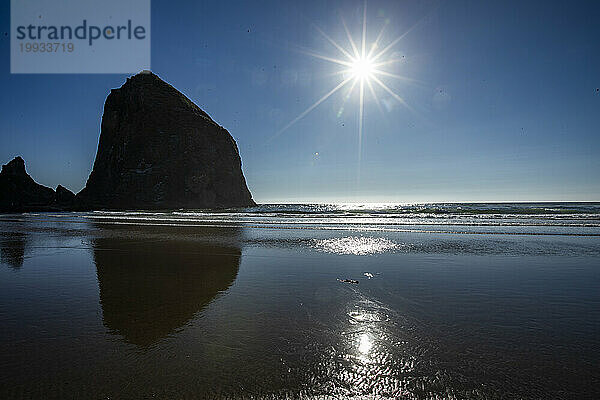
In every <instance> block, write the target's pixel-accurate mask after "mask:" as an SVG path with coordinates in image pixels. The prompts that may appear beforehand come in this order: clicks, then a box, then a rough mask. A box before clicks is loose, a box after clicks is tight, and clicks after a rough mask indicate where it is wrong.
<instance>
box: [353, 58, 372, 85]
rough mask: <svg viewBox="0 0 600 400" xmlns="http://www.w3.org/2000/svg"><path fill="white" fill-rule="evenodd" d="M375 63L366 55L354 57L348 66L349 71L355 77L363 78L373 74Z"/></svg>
mask: <svg viewBox="0 0 600 400" xmlns="http://www.w3.org/2000/svg"><path fill="white" fill-rule="evenodd" d="M375 71H376V70H375V65H374V63H373V61H372V60H371V59H370V58H368V57H364V58H363V57H361V58H357V59H354V60H353V61H352V63H351V66H350V73H351V74H352V76H353V77H354V78H356V79H360V80H365V79H369V78H371V77H372V76H373V75H374V74H375Z"/></svg>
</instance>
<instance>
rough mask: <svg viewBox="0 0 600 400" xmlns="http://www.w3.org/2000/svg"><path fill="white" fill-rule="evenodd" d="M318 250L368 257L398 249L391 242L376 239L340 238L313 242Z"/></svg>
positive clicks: (360, 237) (361, 237)
mask: <svg viewBox="0 0 600 400" xmlns="http://www.w3.org/2000/svg"><path fill="white" fill-rule="evenodd" d="M314 247H315V248H316V249H318V250H321V251H324V252H327V253H334V254H351V255H359V256H360V255H369V254H378V253H384V252H386V251H390V250H393V249H395V248H396V247H398V245H397V244H396V243H394V242H392V241H391V240H388V239H385V238H377V237H363V236H348V237H342V238H333V239H323V240H315V242H314Z"/></svg>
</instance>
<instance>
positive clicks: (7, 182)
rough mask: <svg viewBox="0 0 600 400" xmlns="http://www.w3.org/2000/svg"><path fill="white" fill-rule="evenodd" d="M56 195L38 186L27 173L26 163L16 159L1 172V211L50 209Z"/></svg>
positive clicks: (48, 189)
mask: <svg viewBox="0 0 600 400" xmlns="http://www.w3.org/2000/svg"><path fill="white" fill-rule="evenodd" d="M55 196H56V193H55V192H54V190H52V189H50V188H49V187H46V186H42V185H40V184H37V183H36V182H35V181H34V180H33V178H31V176H29V174H28V173H27V172H26V171H25V161H23V159H22V158H21V157H15V158H14V159H13V160H12V161H10V162H9V163H8V164H6V165H3V166H2V171H0V211H28V210H36V209H41V208H46V207H50V206H51V205H52V204H53V203H54V200H55Z"/></svg>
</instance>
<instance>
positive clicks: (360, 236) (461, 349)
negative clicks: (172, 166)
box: [0, 202, 600, 399]
mask: <svg viewBox="0 0 600 400" xmlns="http://www.w3.org/2000/svg"><path fill="white" fill-rule="evenodd" d="M0 371H1V373H0V398H2V399H75V398H77V399H80V398H90V399H137V398H140V399H148V398H157V399H597V398H598V397H599V396H600V395H599V393H600V203H574V202H568V203H428V204H371V203H365V204H262V205H259V206H257V207H251V208H244V209H226V210H193V211H192V210H164V211H143V210H132V211H119V212H116V211H96V212H85V213H84V212H45V213H23V214H1V215H0Z"/></svg>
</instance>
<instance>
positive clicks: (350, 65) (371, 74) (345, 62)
mask: <svg viewBox="0 0 600 400" xmlns="http://www.w3.org/2000/svg"><path fill="white" fill-rule="evenodd" d="M388 23H389V20H387V21H386V22H385V24H384V25H383V27H382V28H381V30H380V31H379V34H378V35H377V37H376V39H375V41H372V42H371V41H368V35H367V2H366V0H365V3H364V8H363V18H362V29H361V31H359V32H360V34H359V35H360V36H359V35H356V34H354V35H353V34H352V33H350V30H349V29H348V26H347V25H346V22H345V21H344V19H343V18H342V25H343V28H344V31H345V33H346V38H347V41H348V42H347V44H346V46H343V45H342V44H340V43H338V42H337V41H335V40H334V39H332V38H331V37H330V36H329V35H328V34H327V33H325V32H324V31H323V30H322V29H320V28H319V27H317V26H314V27H315V28H316V29H317V31H318V32H319V33H320V34H321V35H322V36H323V37H324V38H325V39H326V40H327V42H329V44H330V45H332V49H331V50H333V49H335V52H334V53H332V54H331V55H326V54H319V53H315V52H314V51H311V50H301V52H302V53H304V54H306V55H309V56H312V57H315V58H318V59H321V60H324V61H328V62H330V63H333V64H335V65H337V66H338V67H339V68H340V69H339V70H338V71H337V72H334V73H333V74H334V75H339V76H341V77H342V79H341V81H340V82H339V83H338V84H337V85H336V86H335V87H334V88H332V89H331V90H329V91H328V92H327V93H325V94H324V95H323V96H322V97H321V98H320V99H318V100H317V101H315V102H314V103H313V104H312V105H310V106H309V107H308V108H307V109H305V110H304V111H303V112H301V113H300V114H299V115H298V116H297V117H296V118H294V119H293V120H291V121H290V122H289V123H288V124H287V125H285V126H284V127H283V128H281V129H280V130H279V131H278V132H277V133H275V135H273V136H272V137H271V139H270V140H272V139H274V138H275V137H277V136H279V135H280V134H281V133H282V132H284V131H285V130H287V129H288V128H289V127H291V126H292V125H294V124H295V123H296V122H298V121H299V120H301V119H302V118H304V117H305V116H306V115H307V114H309V113H310V112H311V111H312V110H314V109H315V108H317V107H318V106H319V105H320V104H321V103H323V102H324V101H325V100H327V99H328V98H329V97H331V96H332V95H333V94H334V93H336V92H338V91H339V90H341V89H342V88H344V87H345V86H347V85H348V86H349V90H348V92H347V95H346V96H344V103H345V102H346V100H348V98H349V97H350V95H351V94H352V93H353V91H357V92H358V110H357V111H358V112H357V117H358V118H357V119H358V121H357V122H358V160H357V181H359V180H360V164H361V157H362V141H363V129H364V127H363V126H364V119H365V118H364V117H365V103H366V101H365V100H366V99H367V97H368V98H369V99H371V100H373V101H374V102H375V104H376V105H377V107H378V108H379V110H380V111H381V112H382V113H383V112H384V111H383V107H382V103H383V104H384V105H385V106H386V108H389V106H388V104H389V101H388V100H389V97H391V98H393V99H395V100H396V101H398V102H399V103H400V104H402V105H403V106H404V107H406V108H407V109H409V110H410V111H412V108H411V107H409V105H408V104H407V103H406V102H405V101H404V99H403V98H402V97H401V96H400V95H399V94H398V93H396V92H395V91H394V90H392V89H391V88H390V87H389V86H388V85H387V84H386V83H385V82H384V81H385V80H386V78H388V79H389V78H393V79H399V80H402V81H408V82H416V81H414V80H413V79H410V78H408V77H405V76H402V75H398V74H396V73H393V72H390V71H389V70H387V68H391V67H398V66H399V65H402V64H403V63H404V62H405V57H404V56H403V55H398V54H401V53H399V52H391V51H390V50H392V49H393V48H394V47H395V46H396V45H397V44H398V43H399V42H400V41H401V40H402V39H403V38H404V36H406V35H407V34H408V32H410V31H411V30H412V27H411V28H410V29H408V30H407V31H406V32H405V33H404V34H402V35H400V36H398V37H396V39H394V40H392V41H390V42H387V44H385V43H384V41H383V40H382V39H383V37H384V31H385V28H386V26H387V25H388ZM414 26H415V25H413V27H414ZM357 33H358V32H357ZM356 36H359V37H360V39H358V40H355V39H356ZM336 53H337V55H336ZM390 53H391V54H390ZM377 92H379V94H380V95H381V94H383V95H384V96H386V97H385V98H384V99H383V101H382V102H380V100H379V96H378V95H377ZM388 96H389V97H388ZM343 109H344V106H343V104H342V106H341V108H340V111H339V112H338V117H339V116H340V115H341V113H342V111H343Z"/></svg>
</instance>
